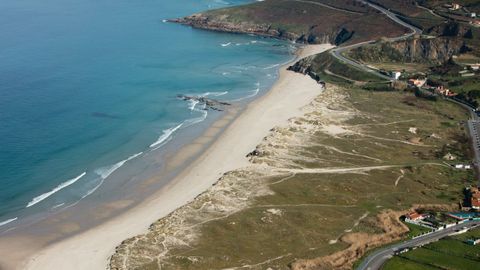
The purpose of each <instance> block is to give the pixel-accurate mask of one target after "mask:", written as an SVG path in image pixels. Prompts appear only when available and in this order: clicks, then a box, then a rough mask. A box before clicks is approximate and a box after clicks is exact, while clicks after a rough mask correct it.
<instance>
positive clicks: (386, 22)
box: [172, 0, 408, 45]
mask: <svg viewBox="0 0 480 270" xmlns="http://www.w3.org/2000/svg"><path fill="white" fill-rule="evenodd" d="M172 21H173V22H177V23H182V24H185V25H190V26H192V27H195V28H201V29H207V30H215V31H222V32H234V33H248V34H256V35H261V36H268V37H276V38H281V39H287V40H292V41H296V42H299V43H309V44H315V43H331V44H337V45H338V44H342V43H349V42H359V41H366V40H372V39H377V38H379V37H382V36H387V37H394V36H400V35H402V34H403V33H406V32H407V31H408V30H407V29H404V28H403V27H402V26H400V25H398V24H396V23H394V22H393V21H391V20H390V19H388V18H387V17H386V16H383V15H382V14H381V13H379V12H378V11H377V10H375V9H373V8H371V7H369V6H368V5H366V4H364V3H361V2H358V1H355V0H338V1H331V0H328V1H320V0H312V1H306V0H305V1H304V0H267V1H262V2H256V3H253V4H248V5H243V6H237V7H232V8H224V9H218V10H212V11H206V12H203V13H198V14H194V15H191V16H188V17H185V18H180V19H175V20H172Z"/></svg>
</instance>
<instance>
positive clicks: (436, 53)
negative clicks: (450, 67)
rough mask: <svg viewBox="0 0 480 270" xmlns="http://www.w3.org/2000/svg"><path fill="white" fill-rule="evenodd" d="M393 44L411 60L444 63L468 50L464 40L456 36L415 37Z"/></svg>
mask: <svg viewBox="0 0 480 270" xmlns="http://www.w3.org/2000/svg"><path fill="white" fill-rule="evenodd" d="M391 46H392V47H393V48H394V49H396V50H397V51H399V52H400V53H401V54H403V57H404V59H406V60H407V61H411V62H417V61H432V62H436V63H443V62H445V61H447V60H448V59H450V58H451V57H452V56H453V55H456V54H459V53H462V52H464V51H465V50H466V48H465V43H464V41H463V40H461V39H456V38H435V39H413V40H407V41H403V42H397V43H393V44H392V45H391Z"/></svg>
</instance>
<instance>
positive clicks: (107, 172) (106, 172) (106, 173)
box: [95, 152, 143, 179]
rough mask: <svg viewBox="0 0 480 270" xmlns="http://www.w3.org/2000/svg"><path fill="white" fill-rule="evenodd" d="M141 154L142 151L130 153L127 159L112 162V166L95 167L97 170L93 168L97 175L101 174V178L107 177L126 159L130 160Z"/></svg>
mask: <svg viewBox="0 0 480 270" xmlns="http://www.w3.org/2000/svg"><path fill="white" fill-rule="evenodd" d="M141 154H143V152H140V153H137V154H135V155H132V156H130V157H129V158H127V159H124V160H122V161H120V162H117V163H115V164H113V165H112V166H106V167H102V168H100V169H97V170H95V173H96V174H98V175H99V176H101V177H102V178H103V179H105V178H107V177H109V176H110V175H111V174H112V173H113V172H115V171H116V170H118V169H119V168H120V167H122V166H123V165H124V164H125V163H126V162H127V161H130V160H132V159H134V158H136V157H138V156H140V155H141Z"/></svg>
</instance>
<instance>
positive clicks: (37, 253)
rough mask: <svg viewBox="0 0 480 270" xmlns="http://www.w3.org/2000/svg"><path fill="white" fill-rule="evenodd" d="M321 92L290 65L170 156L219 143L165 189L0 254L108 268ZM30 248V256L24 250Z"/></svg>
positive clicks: (38, 265)
mask: <svg viewBox="0 0 480 270" xmlns="http://www.w3.org/2000/svg"><path fill="white" fill-rule="evenodd" d="M331 47H332V46H331V45H311V46H306V47H304V48H302V49H300V50H299V52H298V57H299V58H303V57H307V56H310V55H313V54H316V53H320V52H322V51H325V50H327V49H329V48H331ZM320 91H321V87H320V85H319V84H317V83H316V82H315V81H314V80H312V79H311V78H309V77H308V76H305V75H302V74H297V73H293V72H290V71H287V70H286V66H284V67H282V68H281V70H280V76H279V80H278V81H277V82H276V83H275V85H274V86H273V87H272V89H271V90H270V91H269V92H267V93H266V94H265V95H263V96H262V97H260V98H258V99H257V100H255V101H253V102H252V103H251V104H249V105H248V106H247V108H246V109H245V110H243V111H242V112H241V113H240V115H238V116H237V117H235V116H236V115H237V112H236V111H235V109H233V110H232V111H230V112H228V113H227V114H226V115H225V117H224V118H222V119H221V120H218V121H217V122H216V123H214V124H213V125H212V126H211V127H210V128H209V129H208V130H207V131H206V132H205V133H204V134H203V136H201V137H199V138H197V139H196V140H195V141H194V142H193V143H192V144H190V145H188V146H186V147H184V148H182V149H181V150H180V151H179V152H178V153H176V154H175V155H174V156H172V158H171V159H170V160H169V162H168V163H167V166H169V164H170V166H177V165H178V164H182V163H184V162H185V161H186V160H188V157H189V156H192V155H193V154H195V153H198V152H199V151H201V150H200V149H201V146H202V145H204V144H205V143H208V142H211V141H212V140H214V139H215V141H214V142H213V143H211V145H210V146H209V147H208V148H207V149H206V150H205V151H204V152H203V153H202V154H201V155H200V156H199V158H197V159H196V160H194V161H193V162H192V163H191V164H190V165H188V166H186V168H185V169H184V170H183V171H181V172H180V173H179V174H178V175H177V176H176V177H175V178H174V179H173V180H172V181H170V182H169V183H168V184H167V185H166V186H164V187H163V188H162V189H161V190H159V191H158V192H156V193H154V195H152V196H150V197H149V198H147V199H145V200H144V201H143V202H142V203H140V204H139V205H137V206H135V207H133V208H131V209H129V210H127V211H125V212H124V213H122V214H120V215H118V216H117V217H115V218H112V219H110V220H108V221H107V222H105V223H103V224H100V225H98V226H96V227H93V228H92V229H90V230H87V231H85V232H82V233H80V234H76V235H74V236H72V237H69V238H66V239H64V240H61V241H58V242H55V243H53V244H51V245H48V246H47V247H45V248H40V250H37V249H38V247H35V245H30V244H29V240H28V239H23V240H22V239H18V238H16V239H15V243H12V245H6V243H7V242H6V241H3V244H2V243H0V253H1V254H12V256H13V255H15V254H17V255H18V258H15V257H11V259H10V260H9V261H10V263H11V264H10V265H5V266H6V267H8V268H19V269H40V270H43V269H45V270H46V269H105V268H106V267H107V264H108V258H109V257H110V256H111V255H112V254H113V252H114V250H115V247H116V246H117V245H119V244H120V243H121V242H122V241H123V240H125V239H127V238H129V237H132V236H134V235H137V234H141V233H142V232H145V231H146V230H147V228H148V227H149V225H150V224H152V223H153V222H155V221H156V220H158V219H159V218H162V217H164V216H166V215H168V214H169V213H171V212H172V211H174V210H175V209H177V208H178V207H180V206H182V205H185V204H186V203H188V202H189V201H192V200H193V199H194V198H195V197H196V196H198V195H199V194H201V193H202V192H204V191H205V190H207V189H208V188H209V187H210V186H212V185H213V184H214V183H215V182H216V181H217V180H218V179H219V178H220V177H221V176H222V175H223V174H224V173H225V172H228V171H231V170H235V169H238V168H242V167H246V166H249V162H248V159H247V158H246V155H247V154H248V153H249V152H251V151H253V150H254V149H255V147H256V145H258V144H259V143H260V142H261V140H262V139H263V138H264V137H265V136H266V135H268V132H269V130H270V129H271V128H273V127H275V126H281V125H285V124H287V120H288V119H290V118H293V117H298V116H301V115H302V110H301V108H303V107H304V106H306V105H307V104H309V103H310V102H311V101H312V100H313V99H314V98H315V97H316V96H318V95H319V94H320ZM232 119H233V121H232ZM222 131H223V132H222ZM154 179H155V178H152V181H154ZM119 203H120V204H125V202H119ZM112 207H115V205H113V206H112ZM119 207H121V206H119ZM67 229H68V228H67ZM27 247H29V248H30V250H29V251H30V252H26V251H27V250H28V248H27ZM16 251H18V252H16ZM28 253H33V254H34V255H33V256H29V259H27V260H24V259H23V258H22V256H25V255H24V254H28Z"/></svg>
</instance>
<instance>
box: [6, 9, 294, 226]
mask: <svg viewBox="0 0 480 270" xmlns="http://www.w3.org/2000/svg"><path fill="white" fill-rule="evenodd" d="M246 2H248V1H233V0H230V1H214V0H196V1H195V0H115V1H113V0H106V1H96V0H95V1H94V0H82V1H80V0H44V1H34V0H3V1H1V2H0V35H1V38H0V226H5V225H6V224H7V223H9V224H10V225H11V224H12V223H15V222H19V220H21V219H22V215H27V214H29V213H35V212H36V211H40V210H41V209H52V208H62V207H66V206H68V205H71V204H72V203H75V202H77V201H78V200H81V199H87V200H88V197H89V196H90V195H91V194H94V193H95V192H96V191H97V189H98V187H100V186H101V185H102V184H103V183H104V181H106V180H108V178H109V177H110V178H111V177H113V175H112V174H113V173H114V172H116V173H118V171H119V170H121V169H124V170H125V168H127V167H128V164H129V163H130V162H132V161H133V160H136V159H141V158H142V156H143V155H145V154H146V153H149V152H151V151H152V150H154V149H157V150H156V151H161V148H162V147H164V146H165V144H171V143H174V142H175V134H176V133H177V132H178V131H181V130H183V131H185V130H189V129H191V130H192V131H193V130H195V129H196V128H197V127H198V126H199V123H201V122H202V121H204V120H205V119H207V120H208V117H212V114H218V112H210V111H209V112H207V111H204V110H203V108H202V107H201V106H200V105H199V104H194V103H192V102H186V101H182V100H179V99H177V98H176V95H177V94H193V95H205V96H208V97H211V98H217V99H221V100H226V101H233V102H241V101H245V100H247V101H248V100H250V99H251V98H253V97H254V96H255V95H256V94H257V93H258V92H261V91H264V90H266V89H268V88H269V87H270V86H271V84H272V83H273V82H274V80H275V77H276V72H277V69H278V66H279V64H280V63H284V62H286V61H288V60H289V59H291V58H292V54H291V51H292V47H291V46H290V45H289V44H287V43H284V42H280V41H274V40H268V39H262V38H257V37H252V36H246V35H230V34H219V33H212V32H207V31H200V30H194V29H191V28H189V27H185V26H180V25H175V24H170V23H165V22H164V21H163V20H164V19H167V18H175V17H180V16H185V15H188V14H191V13H194V12H197V11H201V10H205V9H210V8H217V7H225V6H230V5H235V4H242V3H246ZM158 149H159V150H158ZM16 218H18V219H16ZM0 230H1V227H0Z"/></svg>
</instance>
